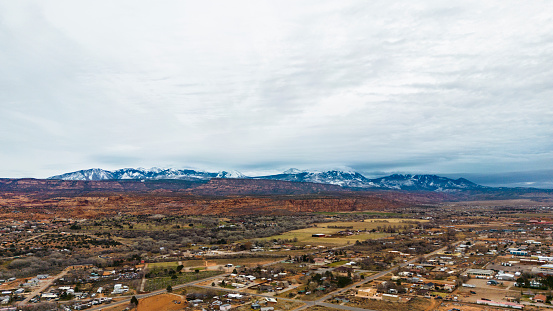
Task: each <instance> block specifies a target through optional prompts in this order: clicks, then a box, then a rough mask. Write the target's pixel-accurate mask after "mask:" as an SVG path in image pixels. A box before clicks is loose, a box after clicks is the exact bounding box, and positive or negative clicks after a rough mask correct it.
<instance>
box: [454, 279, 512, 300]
mask: <svg viewBox="0 0 553 311" xmlns="http://www.w3.org/2000/svg"><path fill="white" fill-rule="evenodd" d="M487 282H488V280H486V279H471V280H469V281H468V282H467V283H468V284H471V285H475V286H476V287H475V288H466V287H461V288H459V290H458V291H456V292H455V293H456V294H458V295H459V300H460V301H465V302H476V300H478V299H481V298H486V299H491V300H495V301H506V300H505V299H504V298H505V297H507V296H510V297H516V296H517V295H518V296H519V295H520V290H519V289H516V287H514V285H513V284H514V282H508V281H503V284H504V286H500V285H497V286H493V285H487V284H486V283H487ZM470 291H474V292H476V294H469V292H470ZM465 296H468V297H465Z"/></svg>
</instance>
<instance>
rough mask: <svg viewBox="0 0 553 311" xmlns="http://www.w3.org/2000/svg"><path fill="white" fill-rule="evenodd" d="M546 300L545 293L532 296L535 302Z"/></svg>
mask: <svg viewBox="0 0 553 311" xmlns="http://www.w3.org/2000/svg"><path fill="white" fill-rule="evenodd" d="M546 300H547V297H546V296H545V295H544V294H537V295H536V296H534V297H533V298H532V301H533V302H541V303H545V301H546Z"/></svg>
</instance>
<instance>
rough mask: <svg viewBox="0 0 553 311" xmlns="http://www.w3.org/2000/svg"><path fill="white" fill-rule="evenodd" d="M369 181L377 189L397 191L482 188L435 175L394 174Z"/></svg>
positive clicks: (467, 182)
mask: <svg viewBox="0 0 553 311" xmlns="http://www.w3.org/2000/svg"><path fill="white" fill-rule="evenodd" d="M371 181H372V182H373V183H374V185H375V186H376V187H378V188H385V189H398V190H426V191H449V190H471V189H481V188H484V187H483V186H480V185H477V184H475V183H473V182H471V181H469V180H467V179H464V178H459V179H450V178H446V177H441V176H436V175H410V174H407V175H403V174H394V175H390V176H386V177H381V178H375V179H372V180H371Z"/></svg>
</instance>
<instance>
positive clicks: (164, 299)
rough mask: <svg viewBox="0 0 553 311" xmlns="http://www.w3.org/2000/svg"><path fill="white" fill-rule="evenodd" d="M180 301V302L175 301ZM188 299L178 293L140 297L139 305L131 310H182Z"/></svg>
mask: <svg viewBox="0 0 553 311" xmlns="http://www.w3.org/2000/svg"><path fill="white" fill-rule="evenodd" d="M175 302H180V304H178V303H175ZM185 304H186V299H185V298H184V297H183V296H180V295H177V294H161V295H155V296H152V297H148V298H144V299H140V300H139V301H138V306H137V307H136V308H134V309H131V311H174V310H182V309H184V306H185Z"/></svg>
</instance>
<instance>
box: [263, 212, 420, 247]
mask: <svg viewBox="0 0 553 311" xmlns="http://www.w3.org/2000/svg"><path fill="white" fill-rule="evenodd" d="M410 222H413V220H412V219H397V218H391V219H366V220H365V221H339V222H328V223H320V224H317V225H316V226H314V227H310V228H305V229H299V230H293V231H290V232H286V233H283V234H280V235H275V236H271V237H267V238H263V240H273V239H276V240H278V239H283V240H284V239H286V240H296V239H297V242H296V243H297V244H301V245H307V244H312V245H345V244H348V243H354V242H355V241H357V240H359V241H364V240H369V239H379V238H383V237H388V236H391V235H392V234H390V233H383V232H360V233H358V234H354V235H349V236H348V235H343V236H333V237H319V238H318V237H313V236H312V235H313V234H317V233H322V234H325V235H333V234H337V233H338V232H339V231H343V230H348V229H349V230H361V231H365V230H366V231H370V230H373V229H375V230H377V229H379V228H380V229H386V228H388V227H389V226H391V227H396V228H397V229H398V230H402V228H403V226H405V225H409V224H410ZM417 222H423V221H422V220H417Z"/></svg>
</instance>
